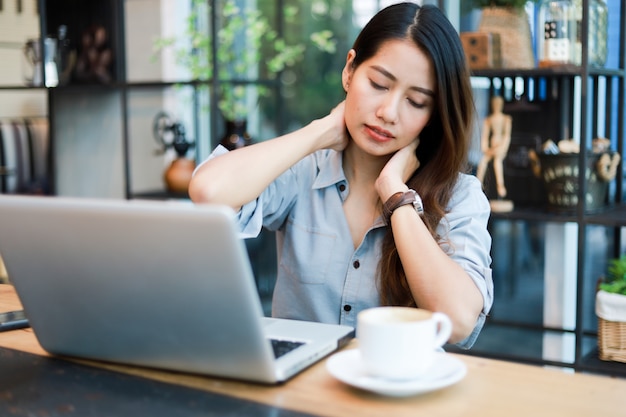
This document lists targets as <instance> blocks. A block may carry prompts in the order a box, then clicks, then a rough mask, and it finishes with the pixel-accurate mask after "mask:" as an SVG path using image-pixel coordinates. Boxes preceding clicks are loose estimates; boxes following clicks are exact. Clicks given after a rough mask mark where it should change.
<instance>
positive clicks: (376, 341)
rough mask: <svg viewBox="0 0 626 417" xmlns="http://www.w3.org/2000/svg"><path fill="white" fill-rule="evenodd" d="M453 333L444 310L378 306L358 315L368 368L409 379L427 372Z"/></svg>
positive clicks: (361, 348)
mask: <svg viewBox="0 0 626 417" xmlns="http://www.w3.org/2000/svg"><path fill="white" fill-rule="evenodd" d="M451 333H452V322H451V321H450V319H449V318H448V316H446V315H445V314H443V313H434V312H431V311H428V310H424V309H419V308H410V307H375V308H370V309H367V310H363V311H362V312H360V313H359V315H358V316H357V334H356V336H357V339H358V342H359V351H360V353H361V359H362V362H363V366H364V368H365V370H366V372H367V373H368V374H369V375H371V376H375V377H380V378H386V379H395V380H406V379H413V378H418V377H420V376H423V375H424V374H425V373H426V372H427V371H428V368H429V367H430V366H431V365H432V364H433V362H434V360H435V353H436V352H437V350H438V348H440V347H441V346H442V345H443V344H444V343H446V342H447V340H448V339H449V338H450V334H451Z"/></svg>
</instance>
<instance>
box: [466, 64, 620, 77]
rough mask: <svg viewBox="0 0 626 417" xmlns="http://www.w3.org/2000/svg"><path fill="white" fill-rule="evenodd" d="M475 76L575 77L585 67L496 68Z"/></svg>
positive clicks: (610, 72)
mask: <svg viewBox="0 0 626 417" xmlns="http://www.w3.org/2000/svg"><path fill="white" fill-rule="evenodd" d="M588 74H589V75H604V76H622V77H623V76H624V70H621V69H616V68H615V69H614V68H596V67H589V68H588ZM471 75H472V76H473V77H487V78H505V77H526V78H528V77H564V76H565V77H575V76H580V75H583V67H579V66H575V65H567V66H559V67H550V68H530V69H515V68H496V69H480V70H473V71H472V74H471Z"/></svg>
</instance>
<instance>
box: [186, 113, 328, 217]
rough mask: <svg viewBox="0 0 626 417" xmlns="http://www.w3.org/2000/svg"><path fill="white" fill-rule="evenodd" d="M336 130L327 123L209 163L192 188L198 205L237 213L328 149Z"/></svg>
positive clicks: (319, 122)
mask: <svg viewBox="0 0 626 417" xmlns="http://www.w3.org/2000/svg"><path fill="white" fill-rule="evenodd" d="M331 131H332V126H330V125H329V124H328V123H324V121H323V119H320V120H316V121H313V122H312V123H310V124H309V125H307V126H305V127H303V128H301V129H299V130H297V131H294V132H292V133H289V134H286V135H283V136H280V137H278V138H275V139H272V140H268V141H265V142H260V143H257V144H254V145H251V146H247V147H244V148H240V149H237V150H234V151H231V152H228V153H227V154H224V155H220V156H217V157H215V158H213V159H211V160H209V161H206V162H204V163H203V164H202V166H200V168H199V169H198V171H197V172H196V173H195V175H194V177H193V178H192V180H191V183H190V185H189V195H190V197H191V199H192V200H193V201H194V202H195V203H219V204H227V205H229V206H231V207H233V208H235V209H238V208H239V207H241V206H242V205H244V204H246V203H248V202H249V201H252V200H254V199H255V198H257V197H258V196H259V195H260V194H261V193H262V192H263V190H264V189H265V188H267V186H268V185H269V184H270V183H271V182H272V181H274V180H275V179H276V178H277V177H278V176H279V175H281V174H282V173H283V172H285V171H286V170H287V169H289V168H290V167H291V166H293V165H294V164H295V163H297V162H298V161H299V160H301V159H302V158H304V157H305V156H307V155H309V154H310V153H312V152H315V151H317V150H319V149H323V148H324V147H326V146H327V144H328V140H327V138H326V137H325V136H326V135H331V133H330V132H331Z"/></svg>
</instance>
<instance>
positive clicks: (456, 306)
mask: <svg viewBox="0 0 626 417" xmlns="http://www.w3.org/2000/svg"><path fill="white" fill-rule="evenodd" d="M391 221H392V222H391V224H392V228H393V236H394V240H395V244H396V247H397V249H398V254H399V256H400V259H401V261H402V266H403V267H404V271H405V273H406V276H407V281H408V284H409V287H410V288H411V293H412V295H413V298H414V300H415V302H416V304H417V305H418V306H419V307H421V308H425V309H427V310H431V311H440V312H443V313H445V314H447V315H448V316H449V317H450V319H451V320H452V323H453V332H452V337H451V339H450V341H451V342H453V343H454V342H459V341H461V340H463V339H465V338H466V337H467V336H469V335H470V333H471V332H472V330H473V328H474V326H475V325H476V320H477V318H478V316H479V314H480V312H481V311H482V308H483V299H482V294H481V293H480V290H479V289H478V287H476V285H475V284H474V282H473V281H472V279H471V278H470V277H469V275H468V274H467V273H466V272H465V271H464V270H463V268H461V266H459V265H458V264H457V263H456V262H454V260H452V259H451V258H450V257H449V256H448V255H447V254H446V253H444V251H443V250H442V249H441V248H440V247H439V245H438V243H437V242H436V241H435V240H434V239H433V238H432V236H431V234H430V232H429V231H428V229H427V228H426V226H425V225H424V223H423V222H422V220H421V219H420V218H419V216H418V215H417V213H416V212H415V210H413V208H412V207H411V206H410V205H407V206H402V207H400V208H398V209H396V210H395V211H394V213H393V215H392V217H391Z"/></svg>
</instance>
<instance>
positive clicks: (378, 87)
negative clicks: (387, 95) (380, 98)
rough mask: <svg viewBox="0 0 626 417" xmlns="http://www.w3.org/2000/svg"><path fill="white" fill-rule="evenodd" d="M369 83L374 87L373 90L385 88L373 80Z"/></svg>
mask: <svg viewBox="0 0 626 417" xmlns="http://www.w3.org/2000/svg"><path fill="white" fill-rule="evenodd" d="M370 84H371V85H372V87H374V89H375V90H386V89H387V87H385V86H383V85H380V84H378V83H375V82H374V81H371V80H370Z"/></svg>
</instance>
